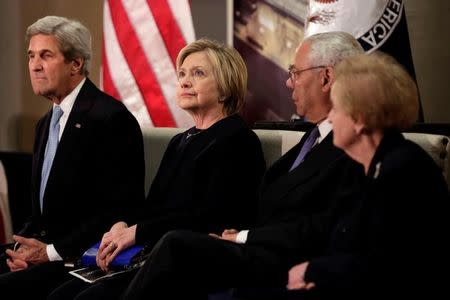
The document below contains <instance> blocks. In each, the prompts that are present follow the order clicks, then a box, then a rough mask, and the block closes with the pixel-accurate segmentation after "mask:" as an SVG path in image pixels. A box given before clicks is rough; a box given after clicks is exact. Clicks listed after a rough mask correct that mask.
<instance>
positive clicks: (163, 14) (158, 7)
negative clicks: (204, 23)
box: [147, 0, 186, 67]
mask: <svg viewBox="0 0 450 300" xmlns="http://www.w3.org/2000/svg"><path fill="white" fill-rule="evenodd" d="M147 3H148V5H149V7H150V10H151V12H152V14H153V18H154V19H155V22H156V25H157V26H158V30H159V33H160V34H161V36H162V38H163V40H164V44H165V45H166V48H167V52H169V56H170V58H171V59H172V63H173V65H174V67H175V65H176V60H177V56H178V52H180V50H181V49H182V48H183V47H184V46H186V41H185V40H184V37H183V34H182V33H181V30H180V28H179V27H178V23H177V21H176V20H175V18H174V16H173V14H172V11H171V9H170V6H169V4H168V3H167V0H147Z"/></svg>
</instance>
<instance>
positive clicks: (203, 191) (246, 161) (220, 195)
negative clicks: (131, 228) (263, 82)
mask: <svg viewBox="0 0 450 300" xmlns="http://www.w3.org/2000/svg"><path fill="white" fill-rule="evenodd" d="M191 130H192V129H190V130H188V131H186V132H184V133H181V134H178V135H176V136H175V137H173V139H172V140H171V141H170V143H169V145H168V147H167V150H166V151H165V153H164V156H163V158H162V161H161V165H160V167H159V170H158V172H157V175H156V177H155V179H154V181H153V183H152V185H151V188H150V191H149V194H148V197H147V200H146V205H147V206H146V209H145V210H143V212H144V214H145V215H144V216H142V218H141V221H140V222H138V225H137V231H136V242H137V243H138V244H150V245H153V244H154V243H155V242H156V241H157V240H158V239H159V238H160V237H161V236H162V235H163V234H164V233H166V232H167V231H169V230H172V229H191V230H194V231H199V232H206V233H209V232H215V233H219V234H220V233H222V231H223V230H224V229H225V228H238V229H240V228H246V227H248V226H249V225H250V224H254V221H255V218H256V202H257V191H258V188H259V185H260V182H261V179H262V176H263V174H264V171H265V161H264V155H263V152H262V148H261V143H260V141H259V139H258V137H257V136H256V134H255V133H254V132H253V131H252V130H251V129H250V128H249V127H248V126H247V125H246V124H245V122H244V120H243V119H242V118H241V117H240V116H239V115H237V114H236V115H232V116H229V117H227V118H225V119H222V120H221V121H219V122H217V123H216V124H214V125H213V126H211V127H210V128H208V129H206V130H204V131H203V132H201V133H199V134H197V135H195V136H191V137H189V138H187V133H188V132H190V131H191ZM140 210H141V211H142V209H140Z"/></svg>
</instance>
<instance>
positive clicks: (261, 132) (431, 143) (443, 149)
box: [142, 128, 450, 192]
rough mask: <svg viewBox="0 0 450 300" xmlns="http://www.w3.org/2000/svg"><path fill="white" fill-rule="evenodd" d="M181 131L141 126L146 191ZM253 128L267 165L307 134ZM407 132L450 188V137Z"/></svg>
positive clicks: (408, 137) (178, 129)
mask: <svg viewBox="0 0 450 300" xmlns="http://www.w3.org/2000/svg"><path fill="white" fill-rule="evenodd" d="M182 131H184V129H181V128H144V129H142V134H143V136H144V150H145V164H146V175H145V186H146V192H148V189H149V187H150V184H151V182H152V180H153V178H154V176H155V174H156V171H157V170H158V167H159V162H160V160H161V157H162V155H163V153H164V151H165V149H166V147H167V144H168V143H169V141H170V139H171V138H172V137H173V136H174V135H175V134H177V133H179V132H182ZM254 131H255V133H256V134H257V135H258V137H259V139H260V141H261V144H262V147H263V151H264V156H265V159H266V164H267V166H268V167H269V166H270V165H272V164H273V163H274V162H275V161H276V160H277V159H278V158H279V157H280V156H281V155H283V154H284V153H286V152H287V151H288V150H289V149H291V148H292V147H293V146H294V145H295V144H296V143H297V142H298V141H299V140H300V138H301V137H302V136H303V134H304V131H293V130H280V129H254ZM404 135H405V137H406V138H407V139H410V140H412V141H414V142H416V143H417V144H419V145H420V146H421V147H422V148H424V149H425V150H426V151H427V152H428V153H429V154H430V155H431V157H432V158H433V159H434V160H435V161H436V163H437V165H438V166H439V167H440V168H441V169H442V172H443V174H444V177H445V178H446V180H447V184H448V186H449V187H450V165H449V164H450V162H449V157H448V152H449V147H450V143H449V137H448V136H446V135H441V134H428V133H409V132H408V133H404Z"/></svg>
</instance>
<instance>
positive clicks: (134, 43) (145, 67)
mask: <svg viewBox="0 0 450 300" xmlns="http://www.w3.org/2000/svg"><path fill="white" fill-rule="evenodd" d="M108 3H109V7H110V11H111V19H112V22H113V24H114V28H115V30H116V34H117V39H118V41H119V44H120V47H121V49H122V52H123V54H124V56H125V60H126V61H127V63H128V65H129V67H130V70H131V73H132V74H133V76H134V78H135V80H136V83H137V85H138V87H139V90H140V91H141V94H142V96H143V98H144V101H145V104H146V106H147V110H148V113H149V115H150V118H151V119H152V122H153V124H154V125H155V126H156V127H158V126H162V127H175V126H176V123H175V120H174V118H173V116H172V114H171V112H170V110H169V108H168V106H167V103H166V101H165V99H164V96H163V94H162V91H161V89H160V87H159V83H158V81H157V79H156V78H155V75H154V73H153V70H152V68H151V66H150V65H149V62H148V61H147V58H146V56H145V54H144V50H143V49H142V47H141V44H140V42H139V38H138V37H137V35H136V32H135V31H134V28H133V26H132V24H131V23H130V20H129V19H128V15H127V14H126V12H125V8H124V7H123V5H122V3H121V1H116V0H109V1H108Z"/></svg>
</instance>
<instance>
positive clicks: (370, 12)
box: [305, 0, 423, 121]
mask: <svg viewBox="0 0 450 300" xmlns="http://www.w3.org/2000/svg"><path fill="white" fill-rule="evenodd" d="M327 31H345V32H348V33H351V34H352V35H353V36H354V37H356V38H357V39H358V41H359V42H360V44H361V45H362V46H363V48H364V50H365V51H366V52H372V51H375V50H380V51H383V52H385V53H388V54H390V55H392V56H393V57H395V59H397V60H398V62H399V63H401V64H402V65H403V66H404V67H405V68H406V70H408V72H409V73H410V75H411V76H412V77H413V78H414V79H415V78H416V75H415V70H414V64H413V59H412V55H411V48H410V42H409V34H408V26H407V22H406V16H405V8H404V1H403V0H364V1H362V0H310V1H309V11H308V15H307V17H306V19H305V37H307V36H309V35H312V34H315V33H319V32H327ZM418 121H423V112H422V106H421V105H420V112H419V116H418Z"/></svg>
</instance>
